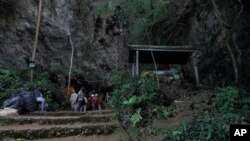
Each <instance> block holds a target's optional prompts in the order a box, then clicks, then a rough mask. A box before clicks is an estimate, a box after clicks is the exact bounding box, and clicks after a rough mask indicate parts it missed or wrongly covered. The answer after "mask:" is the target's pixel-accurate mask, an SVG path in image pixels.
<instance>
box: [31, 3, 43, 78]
mask: <svg viewBox="0 0 250 141" xmlns="http://www.w3.org/2000/svg"><path fill="white" fill-rule="evenodd" d="M41 11H42V0H39V8H38V12H37V23H36V34H35V41H34V44H33V48H32V56H31V62H35V57H36V48H37V41H38V34H39V27H40V20H41ZM33 77H34V68H31V70H30V82H32V81H33Z"/></svg>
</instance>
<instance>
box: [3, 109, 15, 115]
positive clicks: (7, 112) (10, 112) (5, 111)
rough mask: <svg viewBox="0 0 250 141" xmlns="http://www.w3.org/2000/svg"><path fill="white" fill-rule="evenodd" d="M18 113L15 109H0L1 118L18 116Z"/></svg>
mask: <svg viewBox="0 0 250 141" xmlns="http://www.w3.org/2000/svg"><path fill="white" fill-rule="evenodd" d="M17 115H18V111H17V110H16V109H13V108H4V109H0V116H17Z"/></svg>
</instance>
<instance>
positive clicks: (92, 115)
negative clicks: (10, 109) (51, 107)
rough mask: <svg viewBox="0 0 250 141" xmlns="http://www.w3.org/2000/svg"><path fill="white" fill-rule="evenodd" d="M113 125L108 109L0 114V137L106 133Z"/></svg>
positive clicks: (24, 137) (115, 125)
mask: <svg viewBox="0 0 250 141" xmlns="http://www.w3.org/2000/svg"><path fill="white" fill-rule="evenodd" d="M117 127H118V124H117V122H116V121H115V120H114V114H113V111H111V110H102V111H91V112H87V113H81V112H71V111H58V112H34V113H29V114H27V115H19V116H15V117H0V140H4V139H9V138H11V139H17V138H19V139H20V138H21V139H28V140H34V139H44V138H46V139H47V138H55V137H67V136H76V135H82V136H89V135H109V134H112V133H113V132H114V131H115V129H116V128H117Z"/></svg>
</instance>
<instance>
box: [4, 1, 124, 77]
mask: <svg viewBox="0 0 250 141" xmlns="http://www.w3.org/2000/svg"><path fill="white" fill-rule="evenodd" d="M97 7H98V1H97V0H96V1H92V0H45V1H43V8H42V9H43V10H42V15H41V26H40V32H39V39H38V47H37V52H36V63H37V68H36V69H40V70H53V71H55V72H56V73H57V74H64V75H65V74H67V72H68V68H69V63H70V55H71V44H70V42H69V32H70V34H71V38H72V41H73V45H74V47H75V52H74V65H73V70H74V71H73V73H74V74H86V76H87V75H88V74H90V73H91V74H94V77H105V75H109V73H110V72H111V71H112V70H115V69H116V62H117V64H118V65H117V68H118V69H121V68H124V67H125V65H126V57H124V55H126V50H125V51H123V50H124V48H123V38H122V37H121V36H114V35H115V34H114V33H115V32H120V30H119V28H117V27H116V25H115V24H114V22H112V18H110V17H100V16H98V14H97V13H96V12H95V10H96V8H97ZM37 8H38V1H35V0H0V67H5V68H15V67H16V68H23V69H25V68H28V61H29V59H30V58H31V50H32V46H33V42H34V36H35V27H36V18H37ZM110 20H111V22H110ZM116 49H118V53H119V52H123V53H122V54H119V56H118V57H116V54H115V52H116ZM116 60H117V61H116ZM107 72H109V73H107ZM86 76H85V77H86Z"/></svg>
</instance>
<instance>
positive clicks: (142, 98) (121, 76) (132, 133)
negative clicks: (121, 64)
mask: <svg viewBox="0 0 250 141" xmlns="http://www.w3.org/2000/svg"><path fill="white" fill-rule="evenodd" d="M126 76H128V75H126V74H125V73H122V72H117V73H115V75H114V77H113V82H116V83H115V84H117V85H115V90H114V91H113V93H112V98H111V100H110V102H109V104H110V105H111V106H112V108H113V109H114V110H115V113H116V116H117V119H118V121H119V123H120V125H121V127H122V128H123V129H124V130H125V132H126V133H127V134H128V136H129V138H130V140H142V139H143V137H145V136H147V135H149V134H150V132H151V131H152V130H151V127H152V124H153V121H154V119H156V118H157V117H160V116H164V117H166V116H168V115H169V113H170V108H166V107H164V102H165V101H164V95H165V94H164V93H162V92H160V91H159V85H158V84H157V83H156V82H155V81H154V80H153V79H152V78H151V77H135V78H131V79H130V78H127V77H126Z"/></svg>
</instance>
